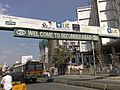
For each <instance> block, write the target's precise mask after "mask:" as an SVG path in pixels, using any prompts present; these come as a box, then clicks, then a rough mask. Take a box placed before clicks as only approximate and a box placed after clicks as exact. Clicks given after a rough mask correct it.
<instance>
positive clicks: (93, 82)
mask: <svg viewBox="0 0 120 90" xmlns="http://www.w3.org/2000/svg"><path fill="white" fill-rule="evenodd" d="M53 78H54V82H56V83H62V84H68V85H75V86H82V87H89V88H94V89H100V90H120V76H114V77H111V76H109V75H108V74H100V75H95V76H94V75H83V76H79V75H59V76H54V77H53Z"/></svg>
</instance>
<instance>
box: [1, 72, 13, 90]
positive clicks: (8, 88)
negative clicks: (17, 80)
mask: <svg viewBox="0 0 120 90" xmlns="http://www.w3.org/2000/svg"><path fill="white" fill-rule="evenodd" d="M1 86H2V88H3V90H12V76H11V75H10V73H9V72H6V74H5V76H3V77H2V80H1Z"/></svg>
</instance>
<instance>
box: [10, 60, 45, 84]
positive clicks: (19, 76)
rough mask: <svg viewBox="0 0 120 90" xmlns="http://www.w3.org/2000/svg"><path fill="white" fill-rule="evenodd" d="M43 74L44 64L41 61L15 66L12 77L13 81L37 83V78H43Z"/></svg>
mask: <svg viewBox="0 0 120 90" xmlns="http://www.w3.org/2000/svg"><path fill="white" fill-rule="evenodd" d="M43 73H44V67H43V63H41V62H39V61H28V62H26V63H25V64H18V65H15V66H14V69H13V71H12V72H11V76H12V77H13V81H21V82H26V81H27V82H28V81H32V82H36V81H37V78H39V77H42V76H43Z"/></svg>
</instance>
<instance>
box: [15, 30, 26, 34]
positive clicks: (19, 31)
mask: <svg viewBox="0 0 120 90" xmlns="http://www.w3.org/2000/svg"><path fill="white" fill-rule="evenodd" d="M16 34H17V35H26V31H25V30H21V29H20V30H17V31H16Z"/></svg>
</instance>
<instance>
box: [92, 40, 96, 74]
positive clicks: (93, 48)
mask: <svg viewBox="0 0 120 90" xmlns="http://www.w3.org/2000/svg"><path fill="white" fill-rule="evenodd" d="M92 50H93V60H94V76H95V75H96V61H95V47H94V41H92Z"/></svg>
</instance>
